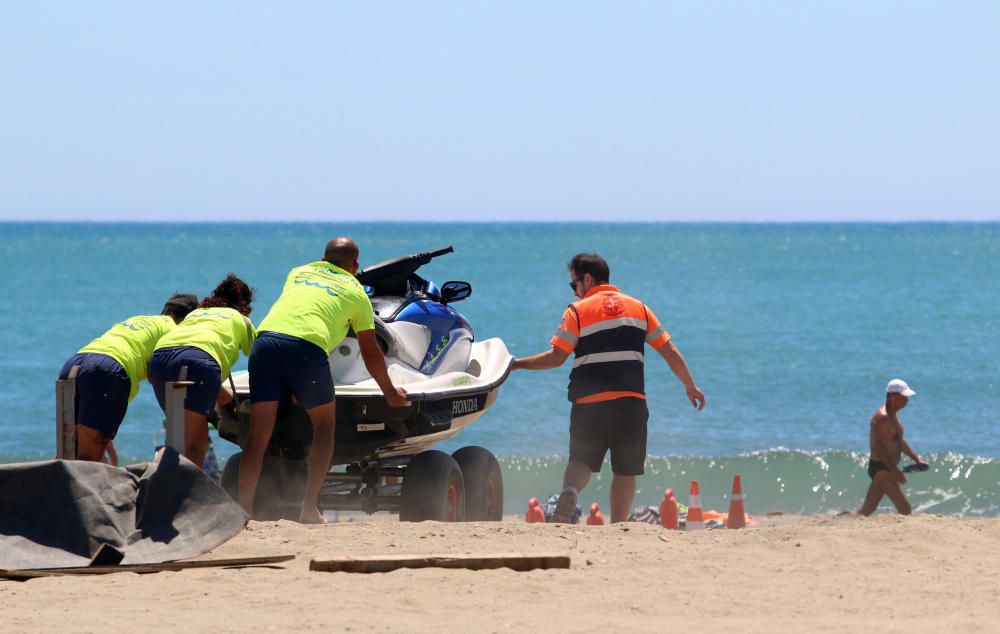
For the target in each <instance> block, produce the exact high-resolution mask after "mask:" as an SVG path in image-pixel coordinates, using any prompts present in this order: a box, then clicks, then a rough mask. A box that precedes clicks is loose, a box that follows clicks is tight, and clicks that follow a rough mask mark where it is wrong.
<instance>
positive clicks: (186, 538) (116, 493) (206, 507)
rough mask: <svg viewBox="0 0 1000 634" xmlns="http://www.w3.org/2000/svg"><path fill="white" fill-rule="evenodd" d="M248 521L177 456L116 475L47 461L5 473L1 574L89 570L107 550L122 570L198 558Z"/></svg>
mask: <svg viewBox="0 0 1000 634" xmlns="http://www.w3.org/2000/svg"><path fill="white" fill-rule="evenodd" d="M246 523H247V516H246V514H245V513H244V512H243V509H242V508H240V505H239V504H237V503H236V502H234V501H233V500H232V499H231V498H230V497H229V496H228V495H227V494H226V492H225V491H223V490H222V489H221V488H220V487H219V486H218V485H216V484H215V483H214V482H212V480H211V479H210V478H209V477H208V476H206V475H205V474H203V473H202V472H201V469H199V468H198V467H196V466H195V465H194V464H193V463H192V462H190V461H189V460H187V459H186V458H184V457H182V456H179V455H178V454H177V452H175V451H173V450H171V449H166V450H165V451H164V452H163V456H162V458H161V459H160V461H159V462H155V463H153V462H150V463H146V464H139V465H133V466H130V467H126V468H124V469H118V468H115V467H111V466H109V465H106V464H101V463H97V462H85V461H81V460H72V461H63V460H48V461H45V462H27V463H20V464H9V465H0V569H3V568H7V569H30V568H64V567H72V566H86V565H87V564H89V563H90V558H91V557H92V556H93V555H94V553H95V552H96V551H97V549H98V548H99V547H100V546H101V544H104V543H107V544H110V545H111V546H114V547H115V548H117V549H118V550H121V551H123V552H124V553H125V559H124V560H123V561H122V562H121V563H122V564H150V563H160V562H165V561H175V560H178V559H185V558H188V557H194V556H197V555H200V554H202V553H204V552H207V551H209V550H211V549H212V548H215V547H216V546H218V545H219V544H222V543H223V542H226V541H227V540H229V539H230V538H232V537H233V536H235V535H236V534H237V533H239V532H240V531H241V530H243V527H244V526H246Z"/></svg>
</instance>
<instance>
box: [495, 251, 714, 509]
mask: <svg viewBox="0 0 1000 634" xmlns="http://www.w3.org/2000/svg"><path fill="white" fill-rule="evenodd" d="M569 275H570V282H569V285H570V288H571V289H573V294H574V295H576V296H577V297H578V298H579V299H578V301H575V302H573V303H572V304H570V305H569V308H567V309H566V311H565V312H564V313H563V321H562V324H561V325H560V326H559V329H558V330H557V331H556V333H555V335H553V337H552V340H551V343H552V347H551V348H550V349H549V350H547V351H545V352H540V353H538V354H535V355H532V356H530V357H524V358H521V359H517V360H515V361H514V369H515V370H518V369H521V370H547V369H550V368H556V367H559V366H561V365H562V364H563V363H564V362H565V361H566V358H567V357H569V355H570V353H575V359H574V361H573V370H572V371H571V372H570V375H569V400H570V401H571V402H572V403H573V407H572V410H571V413H570V430H569V461H568V464H567V465H566V471H565V473H564V474H563V492H562V493H561V494H560V496H559V501H558V503H557V504H556V509H555V512H554V513H553V515H552V518H551V520H550V521H552V522H563V523H566V522H569V521H570V518H571V517H572V514H573V511H574V510H575V508H576V500H577V496H578V495H579V493H580V491H582V490H583V489H584V487H586V486H587V483H588V482H589V481H590V474H591V473H597V472H600V470H601V464H602V463H603V462H604V456H605V454H607V453H608V450H610V451H611V470H612V472H613V473H614V478H613V479H612V482H611V521H612V522H624V521H625V520H626V519H627V518H628V515H629V510H630V508H631V506H632V500H633V499H634V498H635V483H636V481H635V478H636V476H639V475H642V473H643V470H644V466H645V461H646V423H647V420H648V418H649V410H648V409H647V408H646V394H645V378H644V366H643V361H644V358H645V356H644V354H643V353H644V350H645V344H647V343H648V344H649V345H650V346H651V347H652V348H653V349H654V350H656V351H657V352H658V353H660V356H662V357H663V359H664V360H665V361H666V362H667V365H668V366H670V369H671V371H672V372H673V373H674V375H676V376H677V378H678V379H680V381H681V383H683V384H684V388H685V390H686V391H687V397H688V400H690V401H691V404H692V405H694V407H695V408H696V409H698V410H699V411H700V410H701V409H702V408H703V407H705V395H704V394H703V393H702V391H701V390H700V389H698V386H697V385H695V382H694V379H693V378H692V377H691V372H690V370H689V369H688V366H687V362H685V361H684V357H683V356H681V353H680V350H678V349H677V346H675V345H674V342H673V341H672V340H671V339H670V335H669V334H668V333H667V331H666V330H664V329H663V327H662V326H661V325H660V322H659V320H658V319H657V318H656V315H654V314H653V311H651V310H650V309H649V308H647V307H646V305H645V304H643V303H642V302H640V301H639V300H637V299H635V298H633V297H629V296H628V295H625V294H624V293H622V292H621V291H619V290H618V289H617V288H616V287H614V286H612V285H611V284H610V283H609V280H610V277H611V272H610V270H609V268H608V263H607V262H605V260H604V258H602V257H601V256H599V255H597V254H596V253H580V254H578V255H576V256H574V257H573V259H572V260H570V263H569Z"/></svg>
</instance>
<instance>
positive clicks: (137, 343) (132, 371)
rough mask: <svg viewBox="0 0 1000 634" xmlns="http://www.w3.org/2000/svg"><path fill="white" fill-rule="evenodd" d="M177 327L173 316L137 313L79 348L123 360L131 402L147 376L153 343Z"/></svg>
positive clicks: (121, 361)
mask: <svg viewBox="0 0 1000 634" xmlns="http://www.w3.org/2000/svg"><path fill="white" fill-rule="evenodd" d="M173 329H174V320H173V318H172V317H168V316H166V315H136V316H135V317H129V318H128V319H126V320H125V321H122V322H119V323H117V324H115V325H114V326H112V327H111V329H110V330H108V331H107V332H106V333H104V334H103V335H101V336H100V337H98V338H97V339H94V340H93V341H91V342H90V343H88V344H87V345H85V346H84V347H82V348H80V352H93V353H97V354H106V355H108V356H109V357H111V358H112V359H114V360H115V361H117V362H118V363H120V364H122V367H123V368H125V372H127V373H128V378H129V380H131V381H132V391H131V392H129V395H128V400H129V402H131V401H132V399H134V398H135V395H136V394H138V393H139V385H140V384H141V383H142V382H143V380H145V378H146V366H148V365H149V358H150V357H152V356H153V346H155V345H156V342H157V341H159V339H160V337H162V336H163V335H165V334H167V333H168V332H170V331H171V330H173Z"/></svg>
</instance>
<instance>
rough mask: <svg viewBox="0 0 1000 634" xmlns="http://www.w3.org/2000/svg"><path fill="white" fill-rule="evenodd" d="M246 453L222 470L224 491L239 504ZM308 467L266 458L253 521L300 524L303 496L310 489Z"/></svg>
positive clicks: (258, 484) (256, 497) (298, 463)
mask: <svg viewBox="0 0 1000 634" xmlns="http://www.w3.org/2000/svg"><path fill="white" fill-rule="evenodd" d="M242 457H243V454H242V453H237V454H234V455H233V456H231V457H230V458H229V460H226V465H225V467H223V469H222V488H223V489H225V491H226V493H228V494H229V497H231V498H233V499H234V500H237V501H238V500H239V499H240V497H239V494H240V460H241V458H242ZM306 475H307V471H306V463H305V461H302V460H289V459H288V458H281V457H280V456H264V464H263V466H262V467H261V470H260V480H259V481H258V482H257V494H256V496H255V497H254V503H253V517H252V518H251V519H255V520H262V521H274V520H296V521H297V520H298V519H299V515H300V514H301V513H302V495H303V493H305V489H306Z"/></svg>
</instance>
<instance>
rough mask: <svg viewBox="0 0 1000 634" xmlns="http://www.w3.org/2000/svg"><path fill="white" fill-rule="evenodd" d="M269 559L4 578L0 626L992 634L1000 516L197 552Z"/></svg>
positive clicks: (329, 536)
mask: <svg viewBox="0 0 1000 634" xmlns="http://www.w3.org/2000/svg"><path fill="white" fill-rule="evenodd" d="M476 553H479V554H496V553H552V554H566V555H569V556H570V557H571V558H572V567H571V568H570V569H569V570H538V571H532V572H513V571H510V570H486V571H468V570H442V569H427V570H400V571H395V572H391V573H385V574H349V573H324V572H310V571H309V569H308V568H309V561H310V559H330V558H336V557H344V556H372V555H402V554H424V555H427V554H476ZM279 554H294V555H296V559H295V560H293V561H290V562H288V563H285V564H281V565H278V566H273V567H259V568H246V569H197V570H184V571H180V572H161V573H157V574H148V575H136V574H132V573H122V574H113V575H106V576H99V577H59V578H48V579H35V580H31V581H27V582H14V581H0V605H2V606H3V619H2V622H0V631H2V632H51V631H74V632H102V633H104V632H108V631H116V630H119V629H122V628H139V629H141V630H142V631H144V632H174V631H211V632H237V631H241V632H269V631H276V632H281V631H302V632H320V631H362V632H368V631H375V632H399V631H412V632H435V631H436V632H460V631H461V632H528V631H531V632H534V631H560V632H595V631H609V630H610V629H611V628H617V629H620V630H621V631H643V632H653V631H659V632H662V631H666V630H675V631H676V630H677V628H682V629H686V630H692V629H706V628H709V629H713V630H722V631H727V630H728V631H736V630H737V629H738V630H739V631H752V632H792V631H795V632H802V631H807V632H847V631H854V632H857V631H862V630H864V629H870V628H873V627H876V628H877V629H878V630H879V631H883V632H903V631H906V632H942V631H957V630H962V629H969V630H974V629H975V630H980V631H993V630H994V629H995V628H996V621H997V619H998V618H1000V606H998V605H997V599H996V597H997V593H998V590H1000V572H998V570H997V566H996V562H997V561H1000V519H996V518H990V519H969V518H965V519H963V518H955V517H939V516H919V515H918V516H914V517H908V518H904V517H898V516H894V515H889V514H881V515H878V516H875V517H873V518H869V519H861V518H857V517H828V516H822V517H820V516H810V517H802V516H786V515H781V516H772V517H765V518H761V521H760V525H759V526H757V527H755V528H750V529H746V530H739V531H733V530H710V531H702V532H696V533H682V532H672V531H666V530H663V529H661V528H659V527H656V526H650V525H646V524H636V523H630V524H618V525H614V526H605V527H590V526H569V525H538V524H532V525H529V524H525V523H523V522H522V521H521V520H520V519H519V518H509V519H508V520H505V521H503V522H497V523H467V524H440V523H434V522H426V523H421V524H400V523H398V522H396V521H395V520H394V519H393V518H391V517H374V518H372V517H365V516H357V517H353V518H351V521H341V522H340V523H336V524H329V525H327V526H303V525H299V524H295V523H291V522H251V523H250V525H249V526H248V528H247V529H246V530H245V531H244V532H243V533H241V534H240V535H238V536H237V537H235V538H234V539H232V540H231V541H229V542H228V543H226V544H223V545H222V546H220V547H219V548H217V549H215V550H214V551H212V552H210V553H207V554H206V555H205V556H204V557H203V558H204V559H212V558H228V557H250V556H264V555H279Z"/></svg>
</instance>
